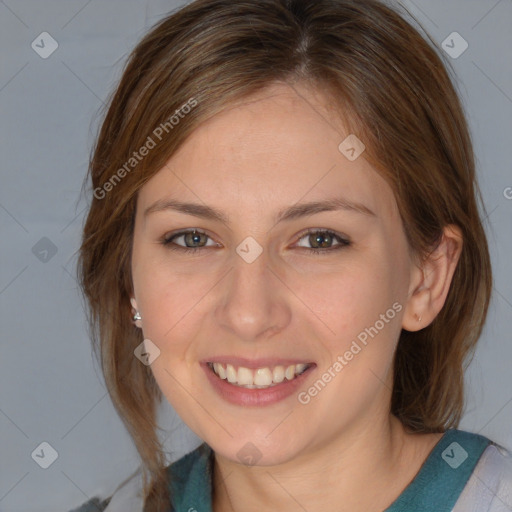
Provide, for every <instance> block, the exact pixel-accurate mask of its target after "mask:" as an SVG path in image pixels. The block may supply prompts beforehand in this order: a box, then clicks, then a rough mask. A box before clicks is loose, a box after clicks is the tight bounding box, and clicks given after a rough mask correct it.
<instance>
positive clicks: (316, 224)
mask: <svg viewBox="0 0 512 512" xmlns="http://www.w3.org/2000/svg"><path fill="white" fill-rule="evenodd" d="M327 104H328V102H327V100H326V99H325V98H324V97H322V95H321V93H318V92H315V91H312V90H308V89H306V88H305V87H304V86H301V87H298V86H294V87H293V88H291V87H290V86H286V85H273V86H272V87H269V88H268V89H266V90H265V91H264V92H262V93H259V94H258V95H257V96H254V97H251V98H250V99H248V100H246V101H245V102H243V103H239V104H237V106H232V107H230V108H229V109H226V110H225V111H224V112H222V113H221V114H218V115H216V116H214V117H213V118H211V119H210V120H208V121H207V122H205V123H204V124H202V125H201V126H200V127H199V128H198V129H197V130H196V131H195V132H194V133H193V134H192V135H191V136H190V137H189V139H187V141H186V142H185V144H184V145H183V146H182V147H181V148H180V150H179V151H178V152H177V153H175V154H174V155H173V156H172V158H171V159H170V160H169V161H168V163H167V164H166V166H164V168H162V169H161V170H160V171H159V172H158V173H157V174H155V175H154V176H153V178H152V179H151V180H150V181H148V182H147V183H146V184H145V185H144V187H143V188H142V189H141V190H140V192H139V196H138V199H137V213H136V220H135V228H134V240H133V253H132V276H133V284H134V291H133V296H134V298H135V301H136V302H135V304H136V306H137V309H138V310H139V312H140V314H141V317H142V329H143V334H144V338H145V339H149V340H151V342H152V343H153V344H154V345H156V347H158V349H159V350H160V355H159V356H158V357H157V358H156V359H155V360H154V362H153V363H152V364H151V369H152V371H153V374H154V376H155V379H156V381H157V382H158V385H159V386H160V388H161V390H162V392H163V393H164V395H165V397H166V398H167V400H168V401H169V402H170V404H171V405H172V406H173V408H174V409H175V410H176V412H177V413H178V414H179V415H180V416H181V418H182V419H183V421H184V422H185V423H186V424H187V425H188V426H189V427H190V428H191V429H192V430H193V431H194V432H195V433H196V434H197V435H198V436H199V437H200V438H201V439H203V440H205V441H206V442H207V443H208V444H209V445H210V446H211V447H212V448H213V449H214V450H215V451H216V452H217V453H218V454H220V455H222V456H224V457H227V458H229V459H231V460H233V461H238V460H240V461H243V460H247V459H248V458H249V457H251V456H252V457H253V460H256V459H255V458H257V459H258V461H257V463H258V464H259V465H272V464H279V463H284V462H286V461H290V460H292V459H293V458H294V457H296V456H297V455H298V454H299V453H301V454H304V453H307V452H308V451H312V450H314V449H315V448H318V447H320V446H322V445H324V446H325V445H327V444H329V443H331V442H333V441H335V440H336V438H338V437H339V436H343V435H344V433H345V432H347V431H349V430H350V429H355V428H363V427H364V426H365V425H372V424H374V423H375V422H376V421H377V422H378V421H387V420H388V419H389V400H390V389H391V386H392V380H391V379H392V360H393V354H394V350H395V347H396V343H397V340H398V336H399V334H400V330H401V327H402V325H401V318H402V315H403V309H404V308H405V305H406V302H407V299H408V293H409V285H410V276H411V265H412V263H411V261H410V258H409V251H408V246H407V242H406V239H405V235H404V232H403V228H402V224H401V221H400V217H399V213H398V210H397V206H396V202H395V199H394V196H393V193H392V191H391V189H390V187H389V186H388V185H387V183H386V182H385V181H384V179H383V178H381V177H380V176H379V175H378V174H377V172H376V171H375V170H374V169H373V168H372V167H371V166H370V164H369V163H368V162H366V160H365V158H364V156H365V155H364V152H363V153H362V154H361V155H360V156H359V157H358V158H356V159H355V160H354V159H353V157H354V156H357V153H355V152H354V151H351V150H350V147H351V146H353V144H352V145H351V144H348V147H347V146H346V145H342V146H341V149H339V146H340V143H341V142H342V141H344V140H345V138H346V137H347V136H348V135H349V133H347V132H346V131H344V129H343V127H342V126H341V123H340V122H339V121H338V120H337V118H336V117H335V115H334V114H333V113H332V112H330V111H329V110H328V109H327V108H326V105H327ZM350 140H351V139H349V141H350ZM356 149H357V148H356ZM347 155H348V156H350V157H351V158H350V159H349V158H347ZM335 201H336V202H335ZM179 203H181V206H180V204H179ZM185 203H192V204H194V205H196V206H195V207H192V206H190V205H189V206H185ZM310 203H316V204H315V205H313V206H311V204H310ZM307 204H310V206H309V207H307V206H304V205H307ZM214 214H216V215H214ZM210 363H215V365H212V364H210ZM212 366H213V369H212ZM214 370H216V371H217V373H219V374H220V375H217V374H216V373H214ZM230 381H231V382H230ZM249 443H250V444H249ZM242 459H243V460H242Z"/></svg>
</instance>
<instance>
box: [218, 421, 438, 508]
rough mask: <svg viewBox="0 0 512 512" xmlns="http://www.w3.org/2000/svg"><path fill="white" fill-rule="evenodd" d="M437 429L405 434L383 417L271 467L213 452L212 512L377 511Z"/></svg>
mask: <svg viewBox="0 0 512 512" xmlns="http://www.w3.org/2000/svg"><path fill="white" fill-rule="evenodd" d="M440 436H441V435H440V434H432V435H417V434H416V435H415V434H407V433H406V432H405V430H404V428H403V426H402V424H401V423H400V422H399V421H398V420H397V419H396V418H395V417H394V416H388V417H387V418H385V420H384V421H381V422H377V421H373V422H372V421H369V422H368V423H367V424H365V425H363V426H361V425H358V426H357V428H352V429H347V430H346V431H344V432H343V434H342V435H338V437H337V438H336V439H332V440H329V441H326V442H325V443H324V444H322V445H315V446H314V447H312V448H311V449H308V450H307V451H305V452H304V453H301V454H299V455H298V456H297V457H295V458H293V459H291V460H289V461H287V462H285V463H283V464H279V465H276V466H268V467H262V466H244V465H241V464H239V463H236V462H233V461H231V460H229V459H225V458H223V457H221V456H219V455H217V454H216V455H215V464H214V483H213V487H214V493H213V510H214V511H215V512H241V511H244V512H256V511H260V510H262V509H274V510H275V509H277V510H280V512H288V511H290V512H291V511H296V510H298V509H301V508H302V509H304V510H307V511H308V512H320V511H322V512H323V511H325V510H337V511H339V512H349V511H350V512H359V511H361V512H362V511H364V512H372V511H382V510H383V509H385V508H387V507H388V506H389V505H391V503H392V502H393V501H394V500H395V499H396V498H397V497H398V496H399V495H400V493H401V491H402V490H403V489H404V488H405V487H406V486H407V484H408V483H409V482H410V481H411V480H412V479H413V478H414V476H415V474H416V473H417V472H418V471H419V468H420V467H421V465H422V463H423V462H424V459H425V458H426V457H427V456H428V453H429V452H430V451H431V449H432V448H433V446H434V445H435V443H436V442H437V441H438V440H439V438H440Z"/></svg>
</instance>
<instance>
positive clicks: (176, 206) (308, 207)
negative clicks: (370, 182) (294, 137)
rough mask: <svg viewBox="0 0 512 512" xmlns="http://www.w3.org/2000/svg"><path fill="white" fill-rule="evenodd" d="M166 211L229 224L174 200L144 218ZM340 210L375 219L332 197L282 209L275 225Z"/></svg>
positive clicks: (199, 206)
mask: <svg viewBox="0 0 512 512" xmlns="http://www.w3.org/2000/svg"><path fill="white" fill-rule="evenodd" d="M166 210H174V211H177V212H181V213H184V214H187V215H193V216H195V217H201V218H203V219H208V220H214V221H219V222H223V223H224V224H229V218H228V217H227V215H226V214H224V213H223V212H222V211H220V210H218V209H217V208H213V207H211V206H206V205H203V204H198V203H187V202H183V201H178V200H175V199H160V200H158V201H156V202H155V203H154V204H152V205H151V206H149V207H148V208H146V210H145V211H144V216H147V215H149V214H150V213H154V212H161V211H166ZM340 210H343V211H348V212H354V213H360V214H363V215H367V216H373V217H376V215H375V213H374V212H373V211H372V210H370V209H369V208H368V207H367V206H365V205H364V204H361V203H357V202H352V201H349V200H347V199H343V198H340V197H334V198H330V199H326V200H323V201H313V202H309V203H298V204H294V205H293V206H290V207H288V208H284V209H282V210H280V211H279V212H278V213H277V215H276V217H275V223H276V224H277V223H279V222H283V221H291V220H295V219H298V218H301V217H307V216H309V215H314V214H316V213H321V212H330V211H340Z"/></svg>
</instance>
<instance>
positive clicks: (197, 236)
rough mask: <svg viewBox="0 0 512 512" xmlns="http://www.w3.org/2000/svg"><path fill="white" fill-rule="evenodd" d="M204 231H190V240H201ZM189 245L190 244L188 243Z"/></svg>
mask: <svg viewBox="0 0 512 512" xmlns="http://www.w3.org/2000/svg"><path fill="white" fill-rule="evenodd" d="M201 235H202V233H188V235H187V236H188V237H190V238H189V241H190V239H192V243H195V242H199V241H200V240H201ZM187 245H188V244H187Z"/></svg>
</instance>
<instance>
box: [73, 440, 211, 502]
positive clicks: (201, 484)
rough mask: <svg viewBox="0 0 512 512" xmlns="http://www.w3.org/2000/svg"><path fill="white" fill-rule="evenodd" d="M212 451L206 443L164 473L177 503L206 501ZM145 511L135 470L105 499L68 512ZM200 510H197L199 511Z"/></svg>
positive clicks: (139, 477) (139, 476)
mask: <svg viewBox="0 0 512 512" xmlns="http://www.w3.org/2000/svg"><path fill="white" fill-rule="evenodd" d="M211 453H212V451H211V448H209V447H208V445H206V444H205V443H203V444H201V445H199V446H198V447H197V448H196V449H194V450H192V451H191V452H189V453H187V454H186V455H184V456H183V457H181V458H180V459H178V460H176V461H175V462H173V463H172V464H170V465H169V466H167V468H166V471H167V475H168V480H169V482H170V485H171V486H172V494H173V496H174V497H175V500H176V502H183V501H187V502H188V501H189V500H191V499H192V497H193V498H194V499H195V500H198V499H199V500H205V499H206V500H208V499H209V497H210V494H209V478H210V466H209V461H210V456H211ZM143 508H144V497H143V481H142V470H141V468H139V469H137V471H136V472H135V473H133V474H132V475H131V476H130V477H129V478H127V479H126V480H125V481H124V482H122V483H121V484H120V485H119V486H118V487H117V489H116V491H115V492H114V494H113V495H112V496H110V497H108V498H103V499H101V498H99V497H95V498H92V499H90V500H89V501H87V502H86V503H83V504H82V505H81V506H80V507H78V508H76V509H73V510H70V511H69V512H103V511H104V512H141V511H142V510H143ZM198 510H199V509H198Z"/></svg>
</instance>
